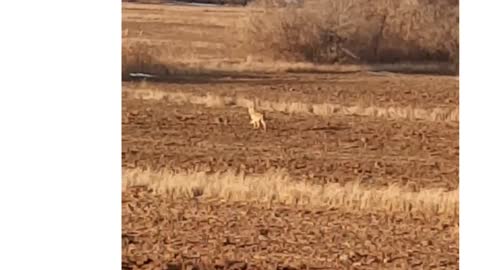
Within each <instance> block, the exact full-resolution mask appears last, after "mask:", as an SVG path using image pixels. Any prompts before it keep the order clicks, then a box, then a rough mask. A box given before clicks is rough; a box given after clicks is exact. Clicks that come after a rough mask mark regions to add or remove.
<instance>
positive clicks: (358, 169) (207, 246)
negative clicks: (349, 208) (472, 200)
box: [122, 3, 459, 269]
mask: <svg viewBox="0 0 480 270" xmlns="http://www.w3.org/2000/svg"><path fill="white" fill-rule="evenodd" d="M126 6H127V7H128V9H124V15H123V20H124V27H127V28H130V30H131V31H133V30H139V29H142V30H144V38H145V37H146V38H151V39H152V40H154V41H155V43H157V44H160V43H161V42H162V41H168V42H171V41H172V40H176V42H178V44H186V43H187V41H186V40H190V41H191V44H194V43H195V42H197V41H204V43H201V46H200V45H198V44H200V43H198V44H197V45H198V46H197V47H196V51H195V53H197V52H198V56H199V57H200V56H201V57H207V56H211V57H224V56H225V55H228V51H231V50H230V48H231V47H230V46H231V44H230V43H229V42H227V41H226V39H228V40H230V39H229V38H228V37H227V38H226V37H225V35H226V33H227V32H228V31H229V30H228V29H229V28H228V26H229V25H230V24H233V23H234V21H235V20H236V19H238V18H239V17H241V16H242V12H243V11H242V9H241V8H222V9H219V11H218V14H217V16H216V15H215V13H216V12H217V11H216V10H215V9H213V8H208V9H206V8H198V9H195V8H192V7H175V6H171V7H168V6H162V5H158V6H155V5H147V6H145V5H138V6H137V5H135V4H131V3H129V4H128V5H126ZM219 16H220V17H221V18H224V20H218V18H217V17H219ZM174 24H178V25H177V28H173V27H172V25H174ZM180 24H181V25H180ZM180 26H181V27H180ZM211 26H213V27H211ZM174 29H177V30H174ZM192 29H193V30H195V31H193V30H192ZM231 34H232V33H230V35H231ZM233 41H235V38H233V37H232V38H231V40H230V42H233ZM208 42H210V43H221V44H223V45H222V46H220V47H221V48H220V49H219V48H217V47H214V46H207V45H208V44H207V43H208ZM233 43H234V42H233ZM195 44H196V43H195ZM205 44H207V45H205ZM192 46H193V45H192ZM209 50H210V51H209ZM139 87H140V86H139V84H138V83H133V82H129V83H124V84H123V93H124V94H123V100H122V167H123V169H133V168H149V169H153V170H160V169H163V168H172V169H175V170H187V169H188V170H193V169H195V170H199V171H206V172H209V173H214V172H221V171H226V170H233V171H237V172H244V173H246V174H259V175H260V174H263V173H265V172H266V171H267V170H270V169H278V170H285V171H286V172H287V173H288V174H289V175H290V176H291V177H292V180H293V181H295V180H307V181H309V182H311V183H315V184H325V183H332V182H334V183H340V184H345V183H348V182H351V181H359V182H360V183H361V184H362V185H365V186H366V187H368V188H372V189H378V188H381V187H385V186H388V185H391V184H398V185H400V186H404V187H405V188H406V189H408V190H411V191H418V190H425V189H435V188H443V189H445V190H456V189H458V155H459V142H458V133H459V130H458V121H455V120H454V121H446V120H442V119H438V120H432V121H426V120H415V119H401V118H398V119H395V118H394V119H387V118H381V117H375V116H348V115H344V116H342V115H324V116H319V115H311V114H301V113H289V114H287V113H282V112H276V111H269V112H267V113H266V120H267V125H268V128H267V131H266V132H264V131H262V130H261V129H258V130H255V129H252V126H251V125H249V116H248V113H247V110H246V108H244V107H240V106H223V107H222V106H208V104H207V105H205V104H192V103H189V102H185V103H178V102H171V101H169V100H168V99H139V98H136V97H135V95H132V93H134V92H135V91H137V90H138V89H139ZM142 87H143V86H142ZM148 87H149V88H150V90H151V91H163V92H170V93H188V94H195V95H206V94H207V93H209V94H215V95H220V96H229V97H232V96H235V95H242V96H244V97H246V98H251V99H253V98H258V99H260V100H269V101H279V100H281V101H282V102H304V103H310V104H311V103H316V104H320V103H331V104H339V105H342V106H361V107H367V106H378V107H384V108H385V107H396V108H405V107H409V106H410V107H415V108H422V109H428V110H432V109H455V108H458V80H456V79H455V78H452V77H446V76H445V77H442V76H425V75H393V74H387V75H385V74H370V73H353V74H333V73H330V74H291V73H281V74H280V73H279V74H271V73H270V74H263V75H259V74H249V75H246V74H245V75H244V76H235V75H218V76H206V75H204V76H184V77H182V78H175V79H171V78H170V79H168V78H167V79H165V80H158V81H156V82H153V83H150V84H148ZM122 207H123V211H122V215H123V221H122V224H123V226H122V241H123V246H122V248H123V249H122V251H123V256H122V262H123V269H458V260H459V254H458V217H454V218H451V219H448V218H445V217H440V216H439V217H433V218H432V217H428V218H427V217H425V216H422V215H421V213H416V214H412V213H409V212H408V211H404V212H398V213H392V212H373V211H372V212H369V211H368V210H365V211H359V212H346V211H344V210H339V209H327V208H321V207H318V208H309V207H308V206H302V207H300V206H298V207H294V206H287V205H281V204H276V205H268V206H267V205H262V204H252V203H247V202H245V203H241V202H236V203H234V202H227V201H221V200H219V199H216V198H202V197H201V196H200V197H198V198H194V199H182V200H180V199H179V200H169V199H166V197H165V196H162V194H155V193H153V192H152V190H149V187H148V186H134V187H128V188H125V190H124V191H123V199H122Z"/></svg>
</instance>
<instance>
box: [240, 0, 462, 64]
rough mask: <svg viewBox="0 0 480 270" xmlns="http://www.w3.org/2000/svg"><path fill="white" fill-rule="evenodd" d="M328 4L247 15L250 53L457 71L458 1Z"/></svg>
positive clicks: (343, 1)
mask: <svg viewBox="0 0 480 270" xmlns="http://www.w3.org/2000/svg"><path fill="white" fill-rule="evenodd" d="M444 2H445V1H443V2H439V1H436V2H427V1H387V0H382V1H371V0H361V1H356V0H331V1H330V0H328V1H316V2H315V3H314V1H307V3H305V6H306V7H308V8H291V9H272V8H268V7H267V8H266V9H265V10H263V11H262V12H249V13H248V14H249V20H248V23H247V24H246V25H245V32H244V33H245V37H244V38H245V40H251V41H253V42H249V43H246V45H247V46H249V48H248V49H249V51H250V52H251V53H256V54H261V55H269V56H270V57H274V58H282V59H290V60H295V61H298V60H300V61H311V62H315V63H342V62H343V63H345V62H349V63H359V62H360V63H398V62H413V63H415V62H428V61H434V62H445V61H449V62H450V63H452V67H451V69H456V68H458V67H457V66H456V65H457V64H458V55H459V54H458V51H459V35H458V33H459V30H458V29H459V13H458V12H459V9H458V2H457V3H456V4H455V3H453V4H452V3H444Z"/></svg>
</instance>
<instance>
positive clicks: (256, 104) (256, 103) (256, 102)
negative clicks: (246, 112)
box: [253, 97, 259, 108]
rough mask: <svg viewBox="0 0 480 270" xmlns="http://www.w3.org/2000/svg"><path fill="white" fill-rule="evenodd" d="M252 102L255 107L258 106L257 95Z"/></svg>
mask: <svg viewBox="0 0 480 270" xmlns="http://www.w3.org/2000/svg"><path fill="white" fill-rule="evenodd" d="M253 104H254V106H255V108H258V104H259V101H258V98H257V97H255V98H254V100H253Z"/></svg>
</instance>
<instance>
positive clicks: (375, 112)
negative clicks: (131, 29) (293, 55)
mask: <svg viewBox="0 0 480 270" xmlns="http://www.w3.org/2000/svg"><path fill="white" fill-rule="evenodd" d="M128 92H129V93H131V94H132V96H133V98H138V99H145V100H149V99H152V100H166V101H169V102H174V103H178V104H183V103H190V104H197V105H205V106H208V107H218V108H222V107H226V106H233V105H236V106H241V107H245V108H246V107H248V105H249V104H251V103H252V102H253V101H252V100H249V99H246V98H243V97H222V96H218V95H213V94H207V95H204V96H199V95H193V94H189V93H182V92H165V91H161V90H152V89H141V88H140V89H135V90H128ZM258 109H260V110H264V111H270V112H283V113H300V114H302V113H303V114H313V115H319V116H329V115H342V116H350V115H357V116H369V117H379V118H387V119H408V120H416V119H417V120H425V121H433V122H458V120H459V114H458V112H459V110H458V106H456V107H454V108H451V109H443V108H434V109H422V108H414V107H411V106H408V107H387V108H384V107H377V106H369V107H361V106H342V105H338V104H329V103H323V104H308V103H302V102H289V101H281V102H274V101H268V100H259V102H258Z"/></svg>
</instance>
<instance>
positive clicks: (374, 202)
mask: <svg viewBox="0 0 480 270" xmlns="http://www.w3.org/2000/svg"><path fill="white" fill-rule="evenodd" d="M122 184H123V188H124V189H126V188H127V187H131V186H138V185H140V186H143V185H144V186H148V187H150V188H151V189H152V190H153V192H154V193H155V194H157V195H159V196H165V197H166V198H168V199H170V200H179V199H191V198H194V197H201V198H209V199H220V200H225V201H235V202H257V203H267V204H270V205H272V204H277V203H279V204H286V205H292V206H298V205H300V206H306V207H315V206H317V207H325V206H326V207H332V208H337V209H341V210H344V211H385V212H387V213H391V214H395V213H399V212H404V213H405V212H406V213H412V214H413V213H417V214H418V213H420V214H423V215H424V216H443V217H445V218H454V219H456V218H458V205H459V199H458V198H459V197H458V190H453V191H444V190H441V189H423V190H420V191H417V192H413V191H407V190H406V189H405V188H402V187H401V186H398V185H395V184H392V185H390V186H388V187H385V188H374V187H366V186H362V185H361V184H360V183H359V182H351V183H349V184H346V185H345V186H341V185H339V184H337V183H329V184H325V185H314V184H310V183H308V182H305V181H302V182H300V181H292V180H291V179H290V178H289V177H288V174H286V173H285V172H283V171H273V170H272V171H269V172H267V173H265V174H263V175H245V174H243V173H240V174H236V173H234V172H223V173H214V174H206V173H205V172H199V171H191V172H187V171H181V172H176V171H172V170H167V169H164V170H161V171H152V170H140V169H124V170H123V181H122Z"/></svg>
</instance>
